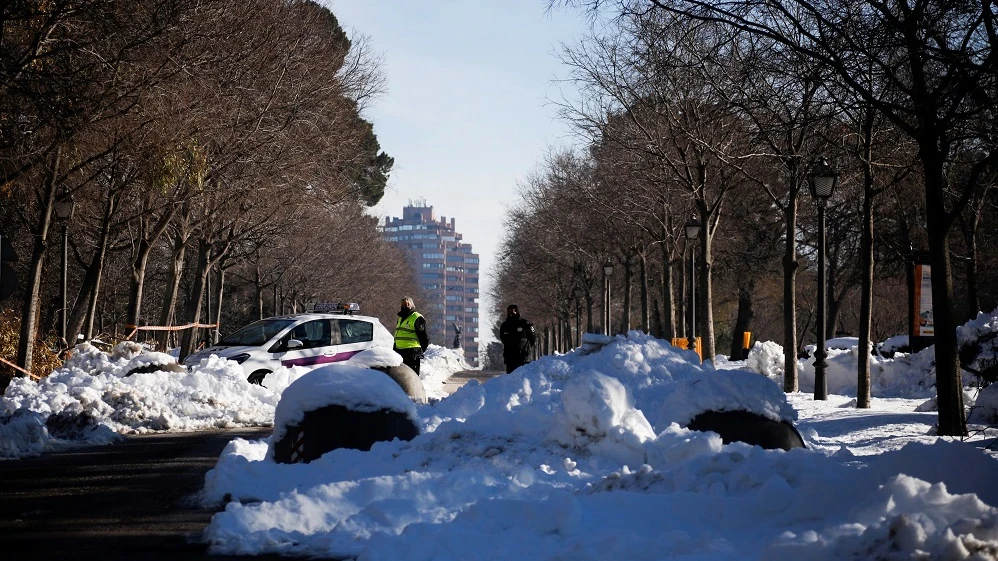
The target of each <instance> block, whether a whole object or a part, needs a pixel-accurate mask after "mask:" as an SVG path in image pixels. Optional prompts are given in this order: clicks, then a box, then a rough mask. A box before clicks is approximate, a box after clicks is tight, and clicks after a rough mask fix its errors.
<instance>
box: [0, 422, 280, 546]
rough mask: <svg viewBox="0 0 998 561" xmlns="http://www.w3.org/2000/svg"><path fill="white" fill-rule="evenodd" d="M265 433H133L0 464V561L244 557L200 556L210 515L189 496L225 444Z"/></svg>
mask: <svg viewBox="0 0 998 561" xmlns="http://www.w3.org/2000/svg"><path fill="white" fill-rule="evenodd" d="M270 432H271V429H241V430H230V431H211V432H196V433H181V434H178V433H172V434H160V435H150V436H134V437H129V438H128V439H127V441H126V442H124V443H120V444H115V445H110V446H99V447H90V448H83V449H78V450H73V451H67V452H56V453H50V454H45V455H43V456H42V457H41V458H37V459H23V460H9V461H0V558H2V559H4V560H5V561H6V560H10V561H14V560H21V559H25V560H28V559H53V560H56V559H57V560H63V559H69V560H85V559H100V560H102V561H117V560H122V561H124V560H128V561H146V560H148V561H160V560H164V561H165V560H168V559H169V560H174V559H185V560H186V559H191V560H197V559H204V560H208V559H211V560H215V561H219V560H223V559H243V560H245V559H247V558H246V557H229V556H218V555H208V553H207V551H206V549H207V546H206V544H204V543H201V542H200V541H199V540H200V535H201V531H202V530H203V529H204V528H205V526H207V524H208V522H209V521H210V520H211V516H212V514H214V511H211V510H205V509H202V508H200V507H199V506H198V505H197V503H196V500H195V494H196V493H197V492H199V490H200V489H201V487H202V486H203V484H204V474H205V473H206V472H207V471H208V470H209V469H211V468H212V467H214V465H215V462H216V460H217V459H218V456H219V454H221V452H222V449H223V448H224V447H225V445H226V444H227V443H228V442H229V441H230V440H232V439H233V438H235V437H237V436H238V437H243V438H248V439H259V438H263V437H266V436H267V435H269V434H270ZM252 559H264V560H267V559H285V560H286V559H287V558H286V557H280V556H276V555H275V556H260V557H253V558H252Z"/></svg>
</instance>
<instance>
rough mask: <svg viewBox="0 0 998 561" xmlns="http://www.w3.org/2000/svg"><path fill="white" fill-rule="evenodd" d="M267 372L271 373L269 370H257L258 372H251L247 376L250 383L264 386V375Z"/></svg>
mask: <svg viewBox="0 0 998 561" xmlns="http://www.w3.org/2000/svg"><path fill="white" fill-rule="evenodd" d="M267 374H270V371H269V370H257V371H256V372H254V373H252V374H250V375H249V378H247V380H249V383H251V384H256V385H258V386H262V385H263V377H264V376H266V375H267Z"/></svg>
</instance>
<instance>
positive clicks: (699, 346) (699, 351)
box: [695, 337, 703, 362]
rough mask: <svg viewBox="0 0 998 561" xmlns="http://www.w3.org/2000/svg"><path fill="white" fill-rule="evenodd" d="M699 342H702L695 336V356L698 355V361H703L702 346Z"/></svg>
mask: <svg viewBox="0 0 998 561" xmlns="http://www.w3.org/2000/svg"><path fill="white" fill-rule="evenodd" d="M701 343H702V341H701V339H700V338H699V337H697V338H696V343H695V344H696V350H697V356H699V357H700V362H703V347H702V346H701Z"/></svg>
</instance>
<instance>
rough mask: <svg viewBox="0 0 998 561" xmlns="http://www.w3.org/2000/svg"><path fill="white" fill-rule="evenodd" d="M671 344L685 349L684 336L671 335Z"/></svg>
mask: <svg viewBox="0 0 998 561" xmlns="http://www.w3.org/2000/svg"><path fill="white" fill-rule="evenodd" d="M672 346H673V347H676V348H679V349H683V350H686V337H673V338H672Z"/></svg>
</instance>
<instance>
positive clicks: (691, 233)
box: [683, 214, 700, 240]
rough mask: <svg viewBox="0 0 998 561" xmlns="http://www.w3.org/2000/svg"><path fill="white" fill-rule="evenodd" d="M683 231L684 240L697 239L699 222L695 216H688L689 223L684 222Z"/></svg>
mask: <svg viewBox="0 0 998 561" xmlns="http://www.w3.org/2000/svg"><path fill="white" fill-rule="evenodd" d="M683 229H684V230H686V239H688V240H695V239H696V238H697V236H698V235H699V234H700V221H699V220H697V217H696V215H695V214H694V215H693V216H690V219H689V221H687V222H686V224H685V225H684V226H683Z"/></svg>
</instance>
